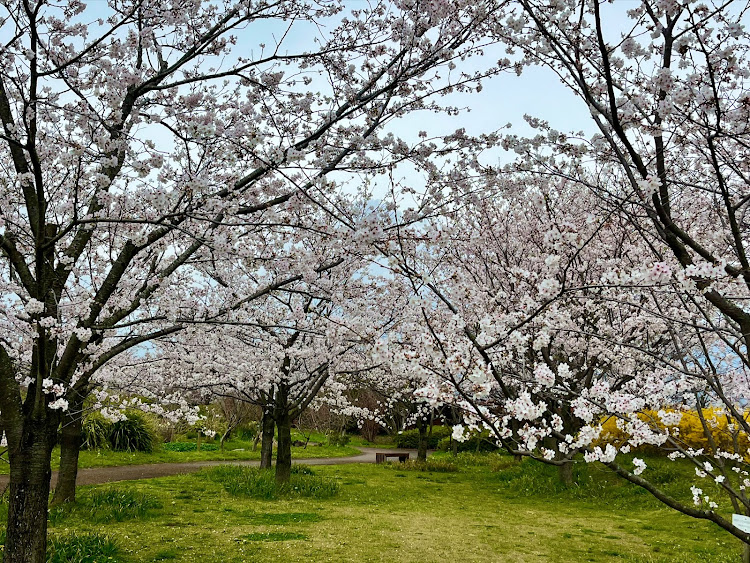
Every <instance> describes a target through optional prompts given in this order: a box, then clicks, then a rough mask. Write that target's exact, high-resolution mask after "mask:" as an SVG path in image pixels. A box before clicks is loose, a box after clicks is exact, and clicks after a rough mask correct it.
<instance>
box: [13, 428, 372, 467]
mask: <svg viewBox="0 0 750 563" xmlns="http://www.w3.org/2000/svg"><path fill="white" fill-rule="evenodd" d="M292 440H302V441H304V438H303V437H302V436H301V435H299V434H294V435H293V436H292ZM191 443H193V444H195V440H192V441H191ZM320 444H321V445H317V446H313V445H308V446H307V447H306V448H305V447H292V457H293V458H295V459H305V458H320V457H347V456H353V455H357V454H359V453H360V452H359V450H357V449H356V448H354V447H352V446H329V445H327V444H326V443H320ZM168 446H169V444H160V445H159V447H158V448H157V450H156V451H154V452H151V453H144V452H115V451H112V450H109V449H102V450H83V451H81V454H80V458H79V467H81V468H85V467H113V466H117V465H141V464H147V463H180V462H187V461H217V460H218V461H232V460H259V459H260V447H258V449H257V450H256V451H253V443H252V442H251V441H244V440H229V441H227V442H226V443H225V445H224V451H223V452H222V451H220V450H219V447H218V446H219V443H218V441H216V442H214V441H203V442H202V444H201V450H200V451H197V450H194V451H170V450H168V449H167V447H168ZM274 455H275V452H274ZM59 466H60V448H59V447H56V448H55V449H54V451H53V452H52V469H57V468H58V467H59ZM9 472H10V468H9V466H8V464H7V463H0V474H4V475H7V474H8V473H9Z"/></svg>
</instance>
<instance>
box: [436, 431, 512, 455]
mask: <svg viewBox="0 0 750 563" xmlns="http://www.w3.org/2000/svg"><path fill="white" fill-rule="evenodd" d="M454 443H455V444H457V451H459V452H494V451H497V450H498V449H499V448H498V447H497V445H496V444H495V443H494V442H493V441H492V440H491V439H490V433H489V431H488V430H485V431H484V432H481V433H477V432H474V433H472V434H471V436H470V437H469V439H468V440H464V441H463V442H458V441H457V440H453V441H451V437H450V436H448V437H446V438H443V439H441V440H440V442H438V445H437V449H438V450H440V451H443V452H447V451H451V449H452V448H453V444H454Z"/></svg>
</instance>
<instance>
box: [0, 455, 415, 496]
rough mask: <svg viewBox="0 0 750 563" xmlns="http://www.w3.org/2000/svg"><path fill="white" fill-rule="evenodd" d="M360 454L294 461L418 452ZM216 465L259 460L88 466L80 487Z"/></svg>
mask: <svg viewBox="0 0 750 563" xmlns="http://www.w3.org/2000/svg"><path fill="white" fill-rule="evenodd" d="M357 449H358V450H359V451H360V452H362V453H361V454H359V455H355V456H350V457H319V458H309V459H308V458H295V459H293V460H292V461H293V462H294V463H304V464H306V465H342V464H345V463H375V452H379V451H387V452H393V453H396V452H403V453H409V454H412V455H411V457H412V458H414V459H416V457H417V450H404V449H391V448H387V449H381V448H357ZM215 465H250V466H254V467H257V466H258V465H260V462H259V461H258V460H226V461H186V462H184V463H149V464H147V465H118V466H115V467H89V468H86V469H79V470H78V480H77V484H78V485H99V484H101V483H111V482H114V481H137V480H139V479H154V478H156V477H169V476H170V475H180V474H183V473H195V472H196V471H200V470H201V469H203V468H204V467H212V466H215ZM56 481H57V471H53V472H52V484H53V486H54V483H55V482H56ZM7 485H8V475H0V490H3V489H5V487H6V486H7Z"/></svg>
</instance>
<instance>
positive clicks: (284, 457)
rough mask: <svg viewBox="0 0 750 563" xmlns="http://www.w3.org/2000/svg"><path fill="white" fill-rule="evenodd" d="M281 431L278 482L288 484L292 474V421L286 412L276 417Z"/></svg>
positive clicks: (277, 470)
mask: <svg viewBox="0 0 750 563" xmlns="http://www.w3.org/2000/svg"><path fill="white" fill-rule="evenodd" d="M276 427H277V428H278V430H279V434H278V437H277V440H278V446H277V449H276V482H277V483H288V482H289V478H290V477H291V474H292V420H291V417H290V416H289V413H288V412H286V411H282V412H278V413H277V415H276Z"/></svg>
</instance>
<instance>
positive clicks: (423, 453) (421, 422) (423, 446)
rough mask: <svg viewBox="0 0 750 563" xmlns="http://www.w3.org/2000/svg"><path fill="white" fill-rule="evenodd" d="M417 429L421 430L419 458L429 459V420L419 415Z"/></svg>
mask: <svg viewBox="0 0 750 563" xmlns="http://www.w3.org/2000/svg"><path fill="white" fill-rule="evenodd" d="M417 429H418V430H419V446H418V448H417V459H418V460H419V461H427V421H426V420H425V419H424V418H422V417H419V418H418V419H417Z"/></svg>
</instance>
